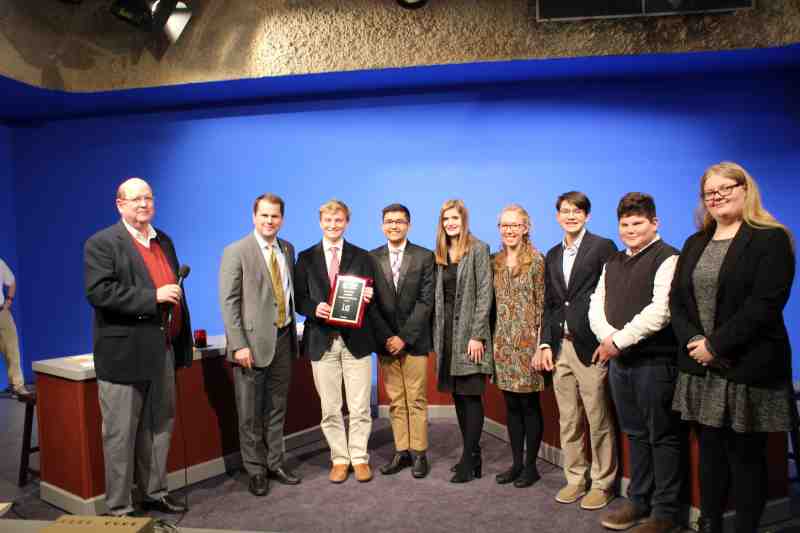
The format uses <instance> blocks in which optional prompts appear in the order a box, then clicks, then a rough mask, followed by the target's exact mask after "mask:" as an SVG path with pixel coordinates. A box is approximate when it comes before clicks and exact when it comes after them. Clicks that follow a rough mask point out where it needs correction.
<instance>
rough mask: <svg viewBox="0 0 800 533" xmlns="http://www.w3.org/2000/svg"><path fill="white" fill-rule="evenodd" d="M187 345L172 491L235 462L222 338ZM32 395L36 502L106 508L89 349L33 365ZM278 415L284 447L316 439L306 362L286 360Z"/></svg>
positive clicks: (76, 509) (171, 460) (315, 405)
mask: <svg viewBox="0 0 800 533" xmlns="http://www.w3.org/2000/svg"><path fill="white" fill-rule="evenodd" d="M209 342H211V343H212V344H215V343H216V344H218V345H217V346H212V347H209V348H203V349H200V350H197V349H196V350H195V353H194V361H193V363H192V366H191V367H190V368H181V369H179V370H178V371H177V373H176V380H177V385H176V411H177V412H176V419H175V431H174V432H173V435H172V443H171V444H170V450H169V457H168V460H167V471H168V478H167V481H168V485H169V489H170V490H174V489H177V488H180V487H183V486H184V485H186V484H187V483H188V484H192V483H196V482H198V481H202V480H204V479H208V478H210V477H213V476H217V475H219V474H222V473H224V472H226V471H229V470H232V469H235V468H237V467H238V466H240V465H241V456H240V455H239V432H238V421H237V415H236V402H235V399H234V391H233V368H232V367H231V365H230V364H229V363H228V362H227V361H226V360H225V357H224V347H223V346H221V344H223V343H224V337H220V336H217V337H212V338H209ZM33 370H34V372H35V373H36V391H37V396H38V405H37V407H38V410H39V412H38V417H37V418H38V427H39V447H40V462H41V465H40V466H41V468H40V469H41V485H40V487H41V498H42V500H44V501H46V502H48V503H51V504H53V505H55V506H56V507H59V508H61V509H64V510H66V511H68V512H70V513H73V514H82V515H92V514H102V513H105V512H106V506H105V497H104V493H105V475H104V463H103V446H102V440H101V418H100V404H99V402H98V399H97V379H96V378H95V373H94V359H93V357H92V355H91V354H86V355H76V356H70V357H60V358H56V359H48V360H43V361H36V362H34V363H33ZM288 405H289V407H288V411H287V413H286V438H285V446H286V448H287V449H291V448H295V447H298V446H302V445H303V444H306V443H308V442H312V441H315V440H319V439H321V438H322V437H321V434H320V433H319V429H318V427H319V421H320V418H321V413H320V407H319V397H318V396H317V392H316V389H315V388H314V380H313V376H312V374H311V364H310V363H309V361H308V359H305V358H302V359H297V360H295V361H294V362H293V368H292V382H291V385H290V388H289V401H288Z"/></svg>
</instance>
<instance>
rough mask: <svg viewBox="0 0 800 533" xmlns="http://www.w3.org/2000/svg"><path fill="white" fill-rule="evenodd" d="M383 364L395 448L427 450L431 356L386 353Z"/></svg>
mask: <svg viewBox="0 0 800 533" xmlns="http://www.w3.org/2000/svg"><path fill="white" fill-rule="evenodd" d="M380 365H381V370H382V372H383V384H384V386H385V387H386V393H387V394H388V395H389V400H390V401H391V403H390V405H389V419H390V420H391V422H392V433H393V434H394V447H395V449H396V450H397V451H398V452H402V451H406V450H414V451H416V452H424V451H425V450H427V449H428V396H427V390H426V389H427V381H428V358H427V356H422V355H402V356H400V357H392V356H382V357H381V358H380Z"/></svg>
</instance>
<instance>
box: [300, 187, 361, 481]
mask: <svg viewBox="0 0 800 533" xmlns="http://www.w3.org/2000/svg"><path fill="white" fill-rule="evenodd" d="M349 223H350V209H349V208H348V207H347V205H346V204H345V203H344V202H341V201H339V200H331V201H329V202H326V203H325V204H323V205H322V206H321V207H320V208H319V225H320V228H321V229H322V241H321V242H319V243H318V244H315V245H314V246H312V247H311V248H308V249H307V250H303V251H302V252H300V255H299V256H298V259H297V268H296V271H295V286H294V288H295V297H296V299H297V311H298V312H299V313H300V314H301V315H304V316H305V317H306V321H305V327H304V330H303V349H302V351H303V353H304V354H305V355H306V356H307V357H308V358H309V359H311V369H312V372H313V375H314V385H315V386H316V388H317V393H318V394H319V399H320V403H321V406H322V421H321V422H320V427H321V429H322V433H323V434H324V435H325V439H326V440H327V441H328V446H329V447H330V449H331V462H332V463H333V467H332V468H331V472H330V478H329V479H330V480H331V482H333V483H342V482H344V481H345V480H346V479H347V475H348V472H349V468H350V466H351V465H352V467H353V470H354V471H355V476H356V479H357V480H358V481H361V482H365V481H369V480H370V479H372V470H371V469H370V466H369V454H368V453H367V443H368V441H369V435H370V431H371V430H372V418H371V413H370V396H371V392H372V353H373V352H375V338H374V334H373V324H374V322H375V318H374V314H375V311H374V305H367V304H369V302H370V300H371V299H372V295H373V289H372V287H368V288H367V290H366V294H365V295H364V301H365V305H366V310H365V316H364V321H363V324H362V326H361V327H359V328H347V327H342V326H335V325H332V324H330V323H328V322H327V319H328V318H329V316H330V312H331V306H330V305H328V303H327V302H328V296H329V294H330V290H331V286H332V285H333V283H334V280H335V277H336V275H337V274H342V275H344V274H349V275H354V276H360V277H365V278H371V279H373V280H374V279H375V271H374V267H373V261H372V258H371V257H370V256H369V253H368V252H367V251H366V250H363V249H361V248H359V247H357V246H353V245H352V244H350V243H349V242H347V241H345V240H344V233H345V230H346V229H347V225H348V224H349ZM343 383H344V388H345V394H346V398H347V411H348V412H349V414H350V430H349V435H348V434H346V433H345V429H344V417H343V416H342V384H343Z"/></svg>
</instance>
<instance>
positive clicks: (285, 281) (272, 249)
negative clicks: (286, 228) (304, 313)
mask: <svg viewBox="0 0 800 533" xmlns="http://www.w3.org/2000/svg"><path fill="white" fill-rule="evenodd" d="M253 235H255V237H256V242H258V247H259V248H260V249H261V254H262V255H263V256H264V261H266V263H267V272H269V271H270V267H269V265H270V264H271V263H272V254H275V259H276V260H277V261H278V269H279V270H280V273H281V286H283V294H284V298H283V302H284V306H285V311H286V314H285V315H284V316H286V322H285V323H283V324H281V325H280V326H279V327H285V326H287V325H289V324H290V323H291V322H292V316H291V306H290V300H291V299H292V285H291V283H290V280H289V272H288V265H287V263H286V256H285V255H284V253H283V250H281V247H280V245H279V243H278V239H277V238H276V239H275V240H274V241H272V244H269V243H268V242H267V241H266V240H264V238H263V237H262V236H261V235H259V234H258V232H257V231H255V230H253ZM270 275H271V274H270Z"/></svg>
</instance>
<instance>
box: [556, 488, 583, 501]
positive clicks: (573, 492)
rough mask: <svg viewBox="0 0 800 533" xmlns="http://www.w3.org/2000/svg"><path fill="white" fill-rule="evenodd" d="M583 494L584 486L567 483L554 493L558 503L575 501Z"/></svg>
mask: <svg viewBox="0 0 800 533" xmlns="http://www.w3.org/2000/svg"><path fill="white" fill-rule="evenodd" d="M584 494H586V487H584V486H583V485H570V484H567V485H564V487H563V488H562V489H561V490H560V491H558V494H556V501H557V502H558V503H575V502H576V501H578V500H579V499H580V498H581V496H583V495H584Z"/></svg>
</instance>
